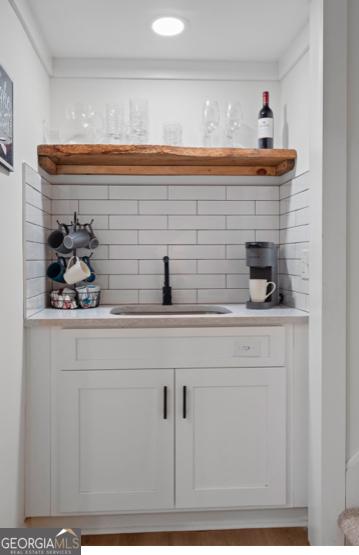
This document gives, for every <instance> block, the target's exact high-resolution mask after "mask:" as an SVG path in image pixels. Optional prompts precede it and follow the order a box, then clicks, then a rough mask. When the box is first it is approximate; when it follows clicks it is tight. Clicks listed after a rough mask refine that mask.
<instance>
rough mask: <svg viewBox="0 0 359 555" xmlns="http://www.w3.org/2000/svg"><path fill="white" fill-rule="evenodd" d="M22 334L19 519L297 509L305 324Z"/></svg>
mask: <svg viewBox="0 0 359 555" xmlns="http://www.w3.org/2000/svg"><path fill="white" fill-rule="evenodd" d="M28 339H29V360H30V365H29V372H30V373H29V378H28V399H27V401H28V402H27V424H28V433H27V464H26V473H27V476H26V492H27V493H26V516H32V517H43V516H51V517H56V516H61V515H67V516H68V517H69V518H71V515H73V516H74V515H89V516H88V518H92V517H95V515H101V514H103V513H111V514H112V515H116V514H125V513H126V514H127V515H134V514H135V513H137V514H139V517H140V513H148V514H149V513H151V511H152V513H151V514H153V513H154V512H156V511H157V513H160V512H162V513H167V514H170V513H176V512H177V514H183V511H185V509H189V512H188V514H191V512H190V511H193V510H194V509H196V508H197V509H198V511H201V510H203V509H215V508H216V509H219V510H222V509H226V508H227V509H235V508H261V507H266V508H268V507H276V508H279V507H286V508H289V507H303V506H305V505H306V487H307V486H306V483H307V482H306V467H307V461H306V442H307V425H306V412H307V409H306V407H307V390H306V387H307V386H306V384H307V373H306V370H307V369H306V348H307V336H306V326H291V325H287V326H253V327H247V326H246V327H238V328H229V329H225V328H223V329H222V328H221V329H216V328H210V329H204V328H195V329H189V328H188V329H187V328H183V329H158V330H155V329H152V330H145V329H143V330H128V329H126V330H117V329H116V330H105V329H101V330H96V329H90V330H85V329H81V330H77V329H66V330H59V329H55V328H54V329H52V330H49V329H47V330H44V329H34V330H31V334H30V335H29V338H28ZM191 362H192V364H191ZM184 404H185V406H184ZM184 409H185V413H184ZM90 515H91V516H90ZM131 518H132V516H131ZM131 522H132V521H131Z"/></svg>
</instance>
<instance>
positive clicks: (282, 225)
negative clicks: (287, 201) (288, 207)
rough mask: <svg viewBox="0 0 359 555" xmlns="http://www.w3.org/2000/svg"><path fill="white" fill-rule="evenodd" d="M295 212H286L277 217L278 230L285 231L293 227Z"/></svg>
mask: <svg viewBox="0 0 359 555" xmlns="http://www.w3.org/2000/svg"><path fill="white" fill-rule="evenodd" d="M295 214H296V213H295V212H288V213H287V214H282V215H281V216H279V229H287V228H288V227H295V225H296V224H295Z"/></svg>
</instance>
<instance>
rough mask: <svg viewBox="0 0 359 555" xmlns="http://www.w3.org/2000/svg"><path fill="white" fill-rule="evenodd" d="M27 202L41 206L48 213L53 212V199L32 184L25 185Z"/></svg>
mask: <svg viewBox="0 0 359 555" xmlns="http://www.w3.org/2000/svg"><path fill="white" fill-rule="evenodd" d="M25 202H27V203H29V204H32V206H36V208H40V210H43V211H44V212H46V213H47V214H51V200H50V199H48V198H47V197H45V196H44V195H43V194H42V193H40V192H39V191H37V190H36V189H33V188H32V187H30V185H26V186H25Z"/></svg>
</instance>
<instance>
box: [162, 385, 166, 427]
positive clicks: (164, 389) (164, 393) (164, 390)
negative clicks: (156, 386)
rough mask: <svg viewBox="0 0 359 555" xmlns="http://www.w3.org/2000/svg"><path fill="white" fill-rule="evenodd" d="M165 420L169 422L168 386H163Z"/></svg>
mask: <svg viewBox="0 0 359 555" xmlns="http://www.w3.org/2000/svg"><path fill="white" fill-rule="evenodd" d="M163 419H164V420H167V385H165V386H163Z"/></svg>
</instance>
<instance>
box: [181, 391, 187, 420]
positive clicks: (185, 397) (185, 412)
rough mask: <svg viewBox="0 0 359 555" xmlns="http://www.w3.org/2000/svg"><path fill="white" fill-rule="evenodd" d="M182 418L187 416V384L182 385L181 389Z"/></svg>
mask: <svg viewBox="0 0 359 555" xmlns="http://www.w3.org/2000/svg"><path fill="white" fill-rule="evenodd" d="M182 400H183V403H182V418H187V386H186V385H184V386H183V390H182Z"/></svg>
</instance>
